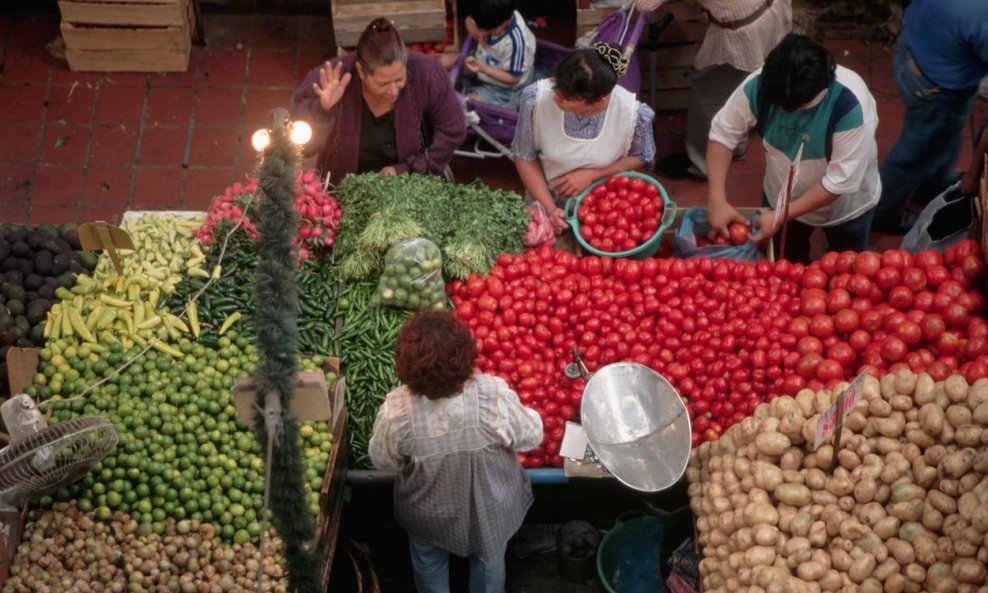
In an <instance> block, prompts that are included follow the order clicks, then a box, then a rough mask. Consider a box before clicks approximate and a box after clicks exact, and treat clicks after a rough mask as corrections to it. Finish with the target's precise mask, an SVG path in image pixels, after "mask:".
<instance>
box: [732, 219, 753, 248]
mask: <svg viewBox="0 0 988 593" xmlns="http://www.w3.org/2000/svg"><path fill="white" fill-rule="evenodd" d="M727 233H728V234H729V235H730V236H731V244H732V245H744V244H745V243H747V242H748V239H750V238H751V231H750V229H749V228H748V225H747V224H745V223H743V222H738V221H734V222H732V223H731V224H729V225H727Z"/></svg>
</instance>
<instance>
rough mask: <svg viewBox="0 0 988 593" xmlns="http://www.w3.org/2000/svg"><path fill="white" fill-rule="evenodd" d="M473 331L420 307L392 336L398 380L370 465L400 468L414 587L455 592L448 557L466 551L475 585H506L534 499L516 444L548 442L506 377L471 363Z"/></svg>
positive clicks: (380, 419)
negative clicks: (514, 541) (511, 545)
mask: <svg viewBox="0 0 988 593" xmlns="http://www.w3.org/2000/svg"><path fill="white" fill-rule="evenodd" d="M476 359H477V347H476V343H475V341H474V338H473V335H472V334H471V333H470V330H469V329H467V327H466V325H464V324H463V322H462V321H460V320H459V319H458V318H457V317H456V316H455V315H454V314H453V313H450V312H448V311H442V312H439V311H422V312H419V313H417V314H416V315H415V316H413V317H412V318H411V319H409V320H408V321H407V322H405V325H404V326H403V327H402V329H401V332H400V333H399V334H398V339H397V341H396V342H395V371H396V373H397V375H398V378H399V379H400V380H401V382H402V385H401V386H400V387H398V388H397V389H395V390H394V391H392V392H391V393H389V394H388V395H387V398H386V399H385V401H384V403H383V404H382V405H381V408H380V409H379V410H378V414H377V419H376V420H375V422H374V433H373V435H372V436H371V440H370V443H369V445H368V448H367V449H368V453H369V454H370V458H371V461H372V462H373V463H374V467H376V468H377V469H381V470H394V471H396V472H397V475H396V476H395V485H394V509H395V519H397V521H398V523H399V524H400V525H401V526H402V527H404V528H405V531H407V532H408V547H409V550H410V552H411V558H412V571H413V572H414V576H415V589H416V590H417V591H418V593H449V590H450V589H449V555H450V554H451V553H452V554H456V555H458V556H463V557H468V558H469V559H470V584H469V588H470V593H504V581H505V571H504V552H505V548H506V546H507V544H508V539H509V538H510V537H511V536H512V535H514V533H515V531H517V530H518V528H519V527H520V526H521V524H522V521H523V520H524V518H525V513H526V512H527V511H528V507H529V506H530V505H531V504H532V500H533V498H532V485H531V482H529V480H528V476H526V475H525V472H524V470H523V469H522V467H521V464H520V463H519V461H518V457H517V455H515V451H528V450H531V449H534V448H535V447H537V446H538V445H539V443H541V442H542V436H543V435H542V420H541V418H540V416H539V414H538V413H537V412H536V411H535V410H532V409H530V408H526V407H524V406H522V405H521V401H520V400H519V399H518V394H516V393H515V392H514V391H512V390H511V388H509V387H508V384H507V383H505V381H504V379H501V378H500V377H496V376H494V375H486V374H481V373H477V372H475V371H474V363H475V362H476Z"/></svg>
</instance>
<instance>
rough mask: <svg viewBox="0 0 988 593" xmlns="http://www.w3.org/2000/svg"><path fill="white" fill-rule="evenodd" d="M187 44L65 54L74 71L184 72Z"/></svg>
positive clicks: (81, 50)
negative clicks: (177, 46)
mask: <svg viewBox="0 0 988 593" xmlns="http://www.w3.org/2000/svg"><path fill="white" fill-rule="evenodd" d="M190 49H191V44H190V45H189V46H186V47H185V48H184V49H178V50H166V49H145V50H133V49H114V50H92V49H69V48H66V50H65V57H66V59H68V61H69V68H71V69H72V70H73V71H75V72H185V71H186V70H188V68H189V51H190Z"/></svg>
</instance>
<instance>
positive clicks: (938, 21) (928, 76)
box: [872, 0, 988, 234]
mask: <svg viewBox="0 0 988 593" xmlns="http://www.w3.org/2000/svg"><path fill="white" fill-rule="evenodd" d="M892 64H893V75H894V78H895V83H896V85H897V86H898V87H899V93H900V95H901V97H902V102H903V103H905V106H906V115H905V119H904V121H903V123H902V134H901V135H900V136H899V139H898V140H896V143H895V144H894V145H893V146H892V148H891V149H890V150H889V153H888V156H887V157H886V158H885V161H884V162H883V163H882V166H881V169H880V174H881V177H882V188H883V190H882V198H881V200H880V201H879V203H878V207H877V208H876V209H875V218H874V221H873V223H872V229H873V230H875V231H878V232H887V233H892V234H904V233H905V232H906V231H908V230H909V228H910V227H912V225H913V224H914V223H915V222H916V214H915V213H913V212H911V211H909V210H907V209H906V207H907V205H908V204H909V200H910V198H912V197H913V196H914V195H915V197H917V198H921V196H920V195H919V193H926V194H929V195H931V196H932V195H936V194H937V193H939V191H940V190H942V189H944V188H946V187H947V186H948V185H950V184H951V183H953V182H954V181H956V180H957V179H958V177H959V174H958V173H956V172H955V171H954V162H955V161H956V160H957V152H958V150H959V148H960V143H961V137H962V134H963V131H964V122H965V121H966V120H967V118H968V114H969V113H970V112H971V105H972V103H973V101H974V97H975V95H976V94H977V90H978V83H979V82H980V81H981V78H982V77H984V76H985V74H988V1H986V0H913V1H912V2H910V3H909V6H908V7H907V8H906V13H905V17H904V18H903V29H902V33H901V34H900V35H899V40H898V42H897V44H896V48H895V55H894V57H893V62H892ZM921 188H924V189H921Z"/></svg>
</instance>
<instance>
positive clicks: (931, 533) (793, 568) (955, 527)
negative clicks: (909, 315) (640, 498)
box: [687, 371, 988, 593]
mask: <svg viewBox="0 0 988 593" xmlns="http://www.w3.org/2000/svg"><path fill="white" fill-rule="evenodd" d="M846 387H847V384H846V383H842V384H840V385H837V386H836V387H835V389H834V391H833V392H830V391H820V392H816V393H814V392H812V391H810V390H808V389H804V390H803V391H801V392H799V393H798V394H796V396H795V397H788V396H784V397H778V398H776V399H774V400H772V402H771V403H766V404H761V405H759V406H758V408H757V409H756V410H755V414H754V416H753V417H749V418H747V419H745V420H744V421H742V422H741V423H739V424H737V425H735V426H733V427H731V428H730V429H728V430H727V432H726V433H725V434H724V435H723V436H722V437H721V438H720V440H718V441H715V442H710V443H704V444H703V445H701V446H700V447H699V448H697V449H694V450H693V453H692V455H691V458H690V463H689V467H688V468H687V478H688V480H689V495H690V503H691V506H692V509H693V513H694V514H695V516H696V518H697V519H696V527H697V545H698V548H699V551H700V555H701V558H702V560H701V562H700V566H699V570H700V578H701V582H702V590H703V591H704V593H716V592H727V591H730V592H732V593H733V592H747V593H807V592H813V593H817V592H820V591H841V592H845V591H846V592H860V593H882V592H884V593H903V592H906V593H918V592H920V591H929V592H944V593H946V592H950V593H954V592H956V593H974V592H978V593H988V580H986V579H988V571H986V568H985V564H986V562H988V478H986V473H988V430H986V427H988V379H979V380H978V381H977V382H976V383H974V384H973V385H971V386H969V385H968V383H967V382H966V381H965V379H964V377H962V376H952V377H949V378H948V379H947V380H946V381H943V382H940V383H935V382H934V381H933V379H932V378H931V377H930V376H929V375H927V374H925V373H923V374H919V375H915V374H913V373H911V372H908V371H899V372H897V373H894V374H889V375H886V376H885V377H883V378H882V380H881V382H879V381H878V380H877V379H875V378H873V377H869V378H868V379H867V380H866V382H865V384H864V391H863V399H862V401H861V402H859V403H858V404H857V405H856V406H855V407H854V408H853V409H851V410H850V411H849V413H848V414H847V416H846V417H845V420H844V432H843V438H842V442H841V445H840V450H839V452H838V465H837V467H836V468H835V469H834V470H833V472H830V471H829V470H830V465H831V460H832V457H833V446H832V443H833V439H832V438H831V439H827V440H826V441H825V444H822V445H821V446H820V448H819V449H817V450H815V451H814V450H812V448H813V439H814V432H815V430H816V425H817V421H818V420H819V418H820V413H821V412H822V411H823V410H825V409H826V408H827V407H828V406H829V405H830V404H831V403H832V402H833V401H834V400H835V399H836V395H837V394H839V393H840V392H841V391H842V390H844V389H845V388H846Z"/></svg>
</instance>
